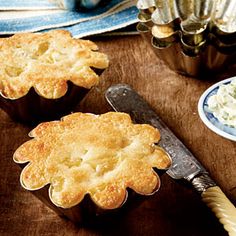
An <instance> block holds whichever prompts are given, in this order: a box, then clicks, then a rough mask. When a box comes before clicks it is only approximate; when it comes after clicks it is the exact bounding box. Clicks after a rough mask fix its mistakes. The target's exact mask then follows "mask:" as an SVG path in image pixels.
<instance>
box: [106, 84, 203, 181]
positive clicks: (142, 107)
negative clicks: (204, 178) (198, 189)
mask: <svg viewBox="0 0 236 236" xmlns="http://www.w3.org/2000/svg"><path fill="white" fill-rule="evenodd" d="M105 97H106V99H107V101H108V102H109V104H110V105H111V106H112V107H113V109H114V110H115V111H119V112H126V113H128V114H129V115H130V116H131V118H132V119H133V120H134V121H135V122H136V123H146V124H150V125H152V126H154V127H155V128H157V129H158V130H159V131H160V133H161V139H160V141H159V142H158V145H159V146H160V147H162V148H163V149H164V150H165V151H166V152H167V153H168V154H169V155H170V157H171V159H172V165H171V167H170V168H169V170H168V171H167V174H168V175H170V176H171V177H172V178H174V179H182V178H184V179H187V180H189V181H191V180H192V179H193V178H194V177H195V176H196V175H198V174H200V173H205V174H207V171H206V170H205V168H204V167H203V166H202V165H201V164H200V163H199V162H198V161H197V159H196V158H195V157H194V156H193V154H192V153H191V152H190V151H189V150H188V149H187V148H186V147H185V146H184V144H183V143H182V142H181V141H180V140H179V139H178V138H177V137H176V136H175V135H174V133H173V132H172V131H171V130H170V129H169V128H168V127H167V126H166V125H165V123H164V122H163V121H162V120H161V119H160V117H159V116H158V115H157V114H156V113H155V112H154V111H153V109H152V108H151V107H150V106H149V105H148V103H147V102H146V101H144V100H143V98H142V97H140V96H139V95H138V94H137V93H136V92H135V91H134V90H133V89H132V88H131V87H130V86H128V85H126V84H118V85H115V86H112V87H110V88H109V89H108V90H107V92H106V94H105Z"/></svg>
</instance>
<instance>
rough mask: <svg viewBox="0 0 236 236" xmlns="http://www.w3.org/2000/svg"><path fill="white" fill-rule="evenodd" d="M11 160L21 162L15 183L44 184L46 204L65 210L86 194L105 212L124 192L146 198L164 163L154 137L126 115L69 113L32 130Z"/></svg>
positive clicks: (152, 130)
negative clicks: (21, 169)
mask: <svg viewBox="0 0 236 236" xmlns="http://www.w3.org/2000/svg"><path fill="white" fill-rule="evenodd" d="M29 135H30V136H31V137H33V138H34V139H32V140H30V141H28V142H26V143H24V144H23V145H21V146H20V147H19V148H18V149H17V150H16V152H15V153H14V157H13V158H14V161H15V162H17V163H27V162H30V163H29V164H27V166H26V167H25V168H24V169H23V171H22V173H21V184H22V186H23V187H24V188H26V189H28V190H37V189H40V188H42V187H43V186H45V185H47V184H49V183H50V189H49V195H50V198H51V200H52V202H53V203H54V204H55V205H57V206H60V207H62V208H69V207H72V206H75V205H77V204H78V203H79V202H81V201H82V199H83V198H84V196H85V194H87V193H88V194H90V196H91V198H92V199H93V201H94V202H95V203H96V204H97V205H98V206H100V207H101V208H105V209H114V208H117V207H119V206H120V205H121V204H122V202H123V201H124V199H125V197H126V188H127V187H129V188H131V189H133V190H134V191H136V192H137V193H140V194H144V195H148V194H151V193H153V192H154V191H155V189H156V188H157V187H159V186H160V182H159V181H160V180H159V177H158V175H157V174H156V172H155V171H154V170H153V167H156V168H159V169H166V168H168V167H169V165H170V158H169V157H168V155H167V154H166V153H165V152H164V151H163V150H162V149H161V148H160V147H158V146H157V145H154V143H157V142H158V140H159V139H160V134H159V132H158V130H157V129H155V128H153V127H152V126H150V125H146V124H142V125H140V124H132V121H131V119H130V117H129V115H127V114H125V113H118V112H109V113H106V114H102V115H94V114H84V113H74V114H71V115H68V116H65V117H63V118H62V120H61V121H53V122H45V123H41V124H40V125H38V126H37V127H36V128H35V129H33V130H32V131H31V132H30V134H29Z"/></svg>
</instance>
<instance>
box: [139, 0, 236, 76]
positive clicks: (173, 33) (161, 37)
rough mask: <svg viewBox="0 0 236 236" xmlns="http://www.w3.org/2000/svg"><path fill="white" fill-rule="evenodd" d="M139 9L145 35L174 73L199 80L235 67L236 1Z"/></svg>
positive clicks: (179, 0) (149, 2) (196, 0)
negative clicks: (195, 77) (204, 74)
mask: <svg viewBox="0 0 236 236" xmlns="http://www.w3.org/2000/svg"><path fill="white" fill-rule="evenodd" d="M137 7H138V9H139V19H142V21H141V22H142V24H144V25H147V27H148V28H149V30H146V31H145V32H144V30H143V31H142V30H141V32H142V35H143V36H145V34H148V37H146V36H145V38H146V39H147V38H150V40H149V43H150V45H152V48H153V50H154V51H155V53H156V54H157V56H158V57H159V58H161V59H162V60H163V61H165V63H166V64H167V65H168V66H169V67H170V68H171V69H173V70H174V71H177V72H178V73H182V74H185V75H189V76H199V75H201V74H202V73H205V72H206V71H207V72H221V71H223V70H224V69H226V65H227V66H229V65H231V64H234V63H236V14H235V12H236V1H230V0H225V1H220V0H215V1H214V0H204V1H203V0H191V1H183V0H167V1H164V0H160V1H155V0H139V1H138V3H137ZM144 15H145V17H146V18H148V20H146V21H145V17H143V16H144ZM150 19H151V22H150ZM147 23H148V24H147ZM137 28H139V31H140V27H139V24H138V26H137ZM150 35H151V36H150Z"/></svg>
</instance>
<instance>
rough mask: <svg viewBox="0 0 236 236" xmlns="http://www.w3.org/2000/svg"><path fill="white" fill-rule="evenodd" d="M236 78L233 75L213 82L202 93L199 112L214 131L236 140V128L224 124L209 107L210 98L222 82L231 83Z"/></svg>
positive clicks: (204, 121)
mask: <svg viewBox="0 0 236 236" xmlns="http://www.w3.org/2000/svg"><path fill="white" fill-rule="evenodd" d="M235 78H236V77H231V78H229V79H225V80H222V81H220V82H218V83H216V84H213V85H212V86H211V87H210V88H208V89H207V90H206V91H205V92H204V93H203V94H202V96H201V97H200V99H199V102H198V113H199V116H200V118H201V120H202V121H203V123H204V124H205V125H206V126H207V127H208V128H209V129H211V130H212V131H213V132H215V133H217V134H218V135H220V136H222V137H224V138H227V139H230V140H232V141H236V128H233V127H230V126H228V125H224V124H223V123H221V122H220V121H219V120H218V119H217V118H216V117H215V116H214V115H213V113H212V112H211V111H210V110H209V108H208V99H209V98H210V97H211V96H212V95H214V94H216V93H217V91H218V89H219V86H220V85H221V84H229V83H230V82H231V80H233V79H235Z"/></svg>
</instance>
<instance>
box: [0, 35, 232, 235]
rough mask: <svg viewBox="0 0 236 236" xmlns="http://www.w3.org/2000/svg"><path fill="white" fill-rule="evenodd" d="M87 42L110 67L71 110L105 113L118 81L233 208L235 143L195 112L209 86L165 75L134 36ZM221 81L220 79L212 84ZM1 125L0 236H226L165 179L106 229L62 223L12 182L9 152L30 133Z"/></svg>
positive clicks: (193, 198)
mask: <svg viewBox="0 0 236 236" xmlns="http://www.w3.org/2000/svg"><path fill="white" fill-rule="evenodd" d="M94 40H95V41H96V42H97V44H98V45H99V47H100V50H101V51H103V52H105V53H107V54H108V55H109V58H110V67H109V69H107V70H106V71H105V72H104V73H103V74H102V77H101V79H102V81H101V82H100V84H99V85H98V86H97V87H96V88H94V89H93V90H92V91H91V92H90V93H89V94H88V96H87V97H86V98H85V99H84V100H83V101H82V103H81V104H80V105H79V106H78V107H77V109H76V110H77V111H83V112H92V113H97V114H100V113H104V112H107V111H109V110H111V108H110V107H109V105H108V104H107V102H106V101H105V99H104V91H105V90H106V88H108V86H110V85H112V84H115V83H120V82H124V83H128V84H130V85H131V86H132V87H133V88H134V89H136V90H137V91H138V92H139V93H140V94H141V95H142V96H143V97H144V98H145V99H146V100H147V101H148V102H149V103H150V104H151V105H152V107H153V108H154V109H155V110H156V112H157V113H158V114H159V115H160V116H161V117H162V119H163V120H164V121H165V122H166V124H167V125H168V126H169V127H170V128H171V129H172V130H173V131H174V132H175V134H176V135H177V136H178V137H179V138H180V139H181V140H182V141H183V142H184V143H185V145H186V146H187V147H189V149H190V150H191V151H192V152H193V153H194V154H195V156H196V157H197V158H198V159H199V160H200V161H201V162H202V164H203V165H204V166H205V167H206V168H207V169H208V170H209V172H210V173H211V175H212V177H213V178H214V180H216V181H217V183H218V184H219V185H220V186H221V187H222V189H223V190H224V191H225V193H226V194H227V195H228V197H229V198H230V199H231V200H232V201H233V203H234V204H235V203H236V171H235V167H236V145H235V143H234V142H231V141H229V140H226V139H224V138H222V137H220V136H218V135H216V134H214V133H213V132H212V131H210V130H209V129H208V128H206V127H205V126H204V124H203V123H202V122H201V120H200V118H199V116H198V112H197V102H198V99H199V97H200V95H201V94H202V93H203V91H204V90H205V89H206V88H207V87H209V86H210V85H211V84H213V83H214V82H215V81H214V80H210V79H212V78H209V81H206V80H205V81H203V80H198V79H193V78H187V77H184V76H181V75H178V74H176V73H175V72H173V71H171V70H169V69H168V67H167V66H166V65H165V64H164V63H163V62H162V61H160V60H159V59H157V58H156V56H155V55H154V53H153V52H152V50H151V49H150V48H149V47H148V46H147V45H146V43H145V42H144V41H143V40H142V39H141V37H140V36H129V37H128V36H127V37H118V38H113V39H111V38H100V39H94ZM225 77H227V74H224V75H222V76H221V77H220V78H218V79H223V78H225ZM0 120H1V121H0V130H1V132H0V135H1V136H0V140H1V149H0V235H2V236H3V235H24V236H28V235H43V236H44V235H45V236H54V235H57V236H58V235H66V236H70V235H84V236H85V235H86V236H87V235H155V236H172V235H176V236H177V235H179V236H190V235H191V236H209V235H214V236H223V235H227V233H226V232H225V231H224V230H223V228H222V225H221V224H220V223H218V221H217V219H216V218H215V216H214V215H213V214H212V213H211V211H210V210H209V209H208V208H207V207H206V206H205V205H204V204H203V203H202V202H201V199H200V196H199V195H198V194H197V193H196V192H195V191H193V190H192V189H191V188H189V187H187V186H185V185H183V184H180V183H177V182H175V181H174V180H172V179H171V178H169V176H167V175H166V174H164V175H163V176H162V187H161V189H160V191H159V192H158V193H157V194H156V195H155V197H152V198H150V199H149V200H147V201H145V202H144V203H142V204H141V205H140V206H138V207H137V208H135V209H133V210H130V211H128V212H126V213H125V214H124V215H122V217H120V218H118V219H117V220H116V222H114V223H113V224H109V225H106V224H105V226H104V225H103V226H102V227H97V228H92V227H86V228H85V227H82V226H75V225H73V224H72V223H71V222H69V221H66V220H64V219H61V218H60V217H58V216H57V215H56V214H55V213H54V212H53V211H51V210H50V209H48V208H47V207H46V206H45V205H44V204H42V203H41V202H40V201H39V200H38V199H37V198H35V197H34V196H33V195H32V194H30V193H29V192H27V191H25V190H24V189H23V188H21V187H20V184H19V175H20V169H19V167H18V166H17V165H16V164H14V163H13V161H12V155H13V152H14V151H15V150H16V148H17V147H18V146H19V145H21V144H22V143H23V142H24V141H26V140H28V139H29V138H28V136H27V134H28V132H29V131H30V130H31V128H30V127H27V126H25V125H22V124H20V123H16V122H13V121H12V120H11V119H10V118H9V117H8V116H7V115H6V114H5V113H4V112H3V111H2V110H1V111H0Z"/></svg>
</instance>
